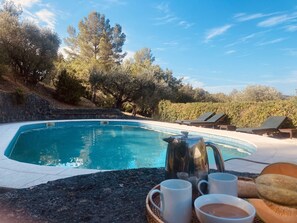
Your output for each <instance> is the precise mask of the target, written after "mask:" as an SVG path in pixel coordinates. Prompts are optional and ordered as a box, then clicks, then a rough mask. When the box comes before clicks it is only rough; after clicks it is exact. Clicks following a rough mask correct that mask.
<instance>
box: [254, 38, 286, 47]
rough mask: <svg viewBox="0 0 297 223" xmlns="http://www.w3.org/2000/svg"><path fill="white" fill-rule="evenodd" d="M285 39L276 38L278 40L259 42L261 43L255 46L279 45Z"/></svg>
mask: <svg viewBox="0 0 297 223" xmlns="http://www.w3.org/2000/svg"><path fill="white" fill-rule="evenodd" d="M285 39H286V38H278V39H274V40H270V41H266V42H261V43H257V44H256V45H257V46H265V45H270V44H274V43H279V42H282V41H284V40H285Z"/></svg>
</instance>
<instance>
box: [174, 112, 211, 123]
mask: <svg viewBox="0 0 297 223" xmlns="http://www.w3.org/2000/svg"><path fill="white" fill-rule="evenodd" d="M214 114H215V113H214V112H206V113H204V114H202V115H200V116H199V117H198V118H197V119H196V120H177V121H175V123H178V124H183V122H185V121H186V122H191V121H199V122H204V121H206V120H207V119H209V118H210V117H211V116H213V115H214Z"/></svg>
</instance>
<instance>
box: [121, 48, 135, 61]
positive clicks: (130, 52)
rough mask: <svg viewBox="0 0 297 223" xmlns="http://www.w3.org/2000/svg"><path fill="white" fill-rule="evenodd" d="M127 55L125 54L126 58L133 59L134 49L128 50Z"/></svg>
mask: <svg viewBox="0 0 297 223" xmlns="http://www.w3.org/2000/svg"><path fill="white" fill-rule="evenodd" d="M126 53H127V55H126V56H125V58H124V60H131V59H133V58H134V54H135V52H134V51H131V50H126Z"/></svg>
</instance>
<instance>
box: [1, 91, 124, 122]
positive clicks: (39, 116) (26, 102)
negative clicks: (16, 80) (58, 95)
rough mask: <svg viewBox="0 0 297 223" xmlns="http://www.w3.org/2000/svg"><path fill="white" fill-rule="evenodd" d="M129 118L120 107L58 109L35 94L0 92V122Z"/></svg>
mask: <svg viewBox="0 0 297 223" xmlns="http://www.w3.org/2000/svg"><path fill="white" fill-rule="evenodd" d="M95 118H117V119H123V118H129V116H128V117H127V116H125V115H124V114H123V113H121V111H119V110H118V109H93V108H91V109H80V108H77V109H57V108H54V107H52V106H51V105H50V103H49V102H48V101H46V100H44V99H42V98H41V97H39V96H37V95H35V94H27V95H18V94H17V93H7V92H1V93H0V123H8V122H20V121H34V120H59V119H95Z"/></svg>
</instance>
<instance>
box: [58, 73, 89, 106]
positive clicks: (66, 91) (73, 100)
mask: <svg viewBox="0 0 297 223" xmlns="http://www.w3.org/2000/svg"><path fill="white" fill-rule="evenodd" d="M55 86H56V93H55V98H57V99H58V100H61V101H63V102H66V103H70V104H77V103H78V102H79V101H80V97H82V96H83V95H84V94H85V87H83V86H82V84H81V82H80V81H79V80H77V79H76V78H75V77H73V76H71V75H69V74H68V73H67V71H66V70H62V71H61V73H60V75H59V76H58V80H57V81H56V83H55Z"/></svg>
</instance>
